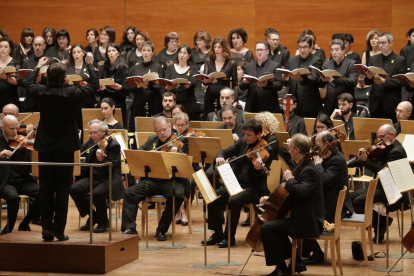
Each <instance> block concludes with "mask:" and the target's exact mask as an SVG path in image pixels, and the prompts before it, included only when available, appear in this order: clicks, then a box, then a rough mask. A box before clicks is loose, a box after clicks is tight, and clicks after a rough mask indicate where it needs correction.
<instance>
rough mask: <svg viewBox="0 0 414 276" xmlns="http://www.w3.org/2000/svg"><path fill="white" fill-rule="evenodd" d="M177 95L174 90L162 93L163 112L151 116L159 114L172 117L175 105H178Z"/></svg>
mask: <svg viewBox="0 0 414 276" xmlns="http://www.w3.org/2000/svg"><path fill="white" fill-rule="evenodd" d="M176 103H177V101H176V96H175V94H174V93H172V92H165V93H164V94H162V103H161V104H162V112H161V113H158V114H155V115H153V116H151V117H158V116H164V117H166V118H172V117H173V115H172V111H173V109H174V107H175V106H176Z"/></svg>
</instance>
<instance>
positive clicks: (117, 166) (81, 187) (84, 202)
mask: <svg viewBox="0 0 414 276" xmlns="http://www.w3.org/2000/svg"><path fill="white" fill-rule="evenodd" d="M88 129H89V136H90V138H89V140H88V142H86V143H85V144H83V145H82V147H81V152H84V151H86V152H85V157H86V159H85V163H95V164H99V163H106V162H111V163H112V198H111V199H109V172H108V167H97V168H94V169H93V193H92V198H93V205H94V206H95V210H94V211H93V223H92V225H95V224H98V225H97V226H96V228H93V232H94V233H103V232H106V230H107V229H108V226H109V220H108V215H107V211H108V205H107V199H108V200H113V201H116V200H119V199H121V198H122V196H123V192H124V185H123V183H122V174H121V155H120V151H121V146H120V145H119V144H118V142H117V141H116V140H115V139H113V138H112V137H110V136H109V137H108V126H107V125H106V124H105V122H103V121H101V120H98V119H94V120H92V121H90V122H89V123H88ZM105 139H106V140H105ZM91 147H92V148H91ZM89 191H90V167H82V172H81V175H80V177H79V178H78V179H77V182H76V183H75V184H73V185H72V186H71V187H70V196H71V197H72V199H73V201H74V202H75V205H76V208H78V211H79V214H80V216H81V217H85V216H87V215H88V220H87V221H86V224H85V225H83V226H81V227H80V228H79V230H80V231H89V230H90V228H89V226H90V225H89V221H90V217H89V209H90V205H89V204H90V203H89V202H90V201H89V199H88V193H89Z"/></svg>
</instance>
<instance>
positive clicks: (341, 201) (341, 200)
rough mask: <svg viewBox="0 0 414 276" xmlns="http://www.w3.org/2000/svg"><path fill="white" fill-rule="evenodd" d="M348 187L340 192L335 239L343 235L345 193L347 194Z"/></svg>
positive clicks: (336, 212) (336, 213) (337, 204)
mask: <svg viewBox="0 0 414 276" xmlns="http://www.w3.org/2000/svg"><path fill="white" fill-rule="evenodd" d="M346 189H347V188H346V186H344V188H343V189H342V190H341V191H340V192H339V196H338V202H337V203H336V211H335V222H334V224H335V228H334V237H335V239H336V238H338V237H339V236H340V235H341V220H342V217H341V212H342V208H343V206H344V201H345V193H346Z"/></svg>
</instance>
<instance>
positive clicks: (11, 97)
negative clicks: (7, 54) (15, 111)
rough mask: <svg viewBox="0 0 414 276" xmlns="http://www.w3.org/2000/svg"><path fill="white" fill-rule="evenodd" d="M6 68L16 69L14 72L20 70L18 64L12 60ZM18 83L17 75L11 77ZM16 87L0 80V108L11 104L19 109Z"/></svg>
mask: <svg viewBox="0 0 414 276" xmlns="http://www.w3.org/2000/svg"><path fill="white" fill-rule="evenodd" d="M6 66H13V67H16V71H18V70H19V69H20V62H19V61H18V60H16V59H12V60H11V61H10V62H9V63H8V64H7V65H6ZM13 78H15V79H16V80H17V82H19V75H16V76H13ZM18 87H19V86H18V85H14V84H11V83H10V82H8V81H7V79H0V108H1V109H3V106H5V105H6V104H9V103H12V104H15V105H17V107H19V108H20V101H19V96H18V95H17V88H18Z"/></svg>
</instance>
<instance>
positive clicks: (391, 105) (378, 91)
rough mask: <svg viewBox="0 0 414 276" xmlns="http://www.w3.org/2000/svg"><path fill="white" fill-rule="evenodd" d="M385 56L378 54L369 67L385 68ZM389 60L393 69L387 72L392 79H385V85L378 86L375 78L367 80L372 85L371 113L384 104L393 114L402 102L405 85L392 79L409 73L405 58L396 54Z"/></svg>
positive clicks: (370, 61) (392, 54)
mask: <svg viewBox="0 0 414 276" xmlns="http://www.w3.org/2000/svg"><path fill="white" fill-rule="evenodd" d="M383 56H384V55H383V54H378V55H375V56H373V57H371V58H370V60H369V64H368V65H369V66H375V67H380V68H384V60H383ZM389 58H390V62H391V69H390V70H388V71H386V72H387V73H388V76H389V77H390V78H389V79H385V83H384V84H376V83H375V82H374V78H372V79H371V80H370V79H368V78H365V83H366V84H371V85H372V89H371V93H370V94H369V110H370V111H371V112H373V111H375V110H376V109H377V108H378V106H379V105H380V103H382V106H383V107H384V109H385V110H387V111H389V113H393V112H394V110H395V109H396V108H397V105H398V104H399V103H400V102H401V88H402V87H403V86H404V83H402V82H400V81H399V80H397V79H394V78H391V77H392V76H394V75H398V74H405V73H406V72H407V65H406V63H405V60H404V58H403V57H402V56H399V55H397V54H395V53H394V52H391V54H389ZM394 117H395V115H394Z"/></svg>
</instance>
